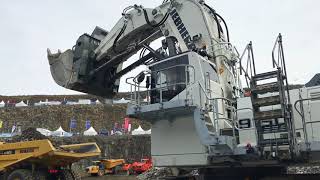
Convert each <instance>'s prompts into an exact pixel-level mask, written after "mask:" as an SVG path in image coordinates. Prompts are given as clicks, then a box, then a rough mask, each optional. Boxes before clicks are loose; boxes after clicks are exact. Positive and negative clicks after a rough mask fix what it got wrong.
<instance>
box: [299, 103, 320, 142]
mask: <svg viewBox="0 0 320 180" xmlns="http://www.w3.org/2000/svg"><path fill="white" fill-rule="evenodd" d="M311 100H320V97H315V98H305V99H299V100H297V101H296V102H295V103H294V108H295V110H296V111H297V113H298V114H299V115H300V116H301V120H302V125H303V127H302V129H303V134H304V138H305V142H306V145H307V146H308V147H309V138H308V132H307V124H313V123H320V121H311V122H306V119H305V115H304V104H303V102H304V101H311ZM298 103H299V105H300V110H301V111H299V110H298V107H297V105H298Z"/></svg>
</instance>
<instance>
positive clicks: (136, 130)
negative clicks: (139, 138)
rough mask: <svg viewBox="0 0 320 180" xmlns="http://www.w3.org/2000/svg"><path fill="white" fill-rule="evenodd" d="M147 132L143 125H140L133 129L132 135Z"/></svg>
mask: <svg viewBox="0 0 320 180" xmlns="http://www.w3.org/2000/svg"><path fill="white" fill-rule="evenodd" d="M145 133H146V132H145V131H144V130H143V129H142V127H141V126H140V125H139V127H138V128H137V129H135V130H133V131H132V133H131V134H132V135H141V134H145Z"/></svg>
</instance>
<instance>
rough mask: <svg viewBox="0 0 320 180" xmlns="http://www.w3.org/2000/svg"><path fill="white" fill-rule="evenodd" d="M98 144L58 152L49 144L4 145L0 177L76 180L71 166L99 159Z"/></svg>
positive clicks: (72, 147)
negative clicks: (83, 161)
mask: <svg viewBox="0 0 320 180" xmlns="http://www.w3.org/2000/svg"><path fill="white" fill-rule="evenodd" d="M100 153H101V151H100V149H99V147H98V146H97V144H96V143H84V144H72V145H63V146H60V147H57V148H55V147H54V146H53V145H52V143H51V142H50V141H49V140H34V141H24V142H16V143H2V144H1V145H0V175H1V178H2V179H6V180H29V179H36V180H51V179H52V180H56V179H59V180H72V179H74V180H76V179H80V177H79V176H78V175H77V174H76V173H75V172H74V171H72V169H71V165H72V164H73V163H74V162H77V161H79V160H81V159H85V158H91V157H96V156H99V155H100Z"/></svg>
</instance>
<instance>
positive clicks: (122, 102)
mask: <svg viewBox="0 0 320 180" xmlns="http://www.w3.org/2000/svg"><path fill="white" fill-rule="evenodd" d="M129 102H130V101H129V100H126V99H124V98H122V99H120V100H118V101H116V100H115V101H113V103H114V104H127V103H129Z"/></svg>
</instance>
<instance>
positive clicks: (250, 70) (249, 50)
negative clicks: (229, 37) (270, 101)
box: [239, 41, 257, 87]
mask: <svg viewBox="0 0 320 180" xmlns="http://www.w3.org/2000/svg"><path fill="white" fill-rule="evenodd" d="M246 55H247V60H246V62H243V61H244V58H245V56H246ZM244 65H245V66H244ZM239 66H240V67H239V68H240V75H242V74H243V73H244V76H245V79H246V83H247V87H250V81H251V78H252V77H253V76H255V75H256V74H257V73H256V66H255V60H254V55H253V47H252V42H251V41H250V43H249V44H247V46H246V48H245V49H244V51H243V53H242V55H241V56H240V60H239Z"/></svg>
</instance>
